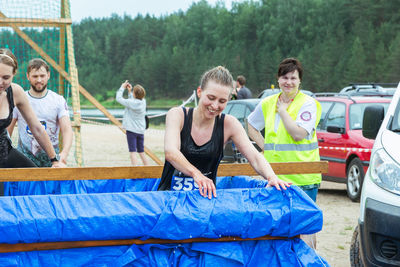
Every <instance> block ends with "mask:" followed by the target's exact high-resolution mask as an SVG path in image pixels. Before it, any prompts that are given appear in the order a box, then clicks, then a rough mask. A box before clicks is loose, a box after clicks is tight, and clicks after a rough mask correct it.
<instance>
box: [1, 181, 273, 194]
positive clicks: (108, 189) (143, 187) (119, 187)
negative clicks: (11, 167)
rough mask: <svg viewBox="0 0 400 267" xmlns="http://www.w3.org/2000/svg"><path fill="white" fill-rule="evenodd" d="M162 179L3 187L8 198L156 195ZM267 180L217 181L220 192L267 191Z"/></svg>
mask: <svg viewBox="0 0 400 267" xmlns="http://www.w3.org/2000/svg"><path fill="white" fill-rule="evenodd" d="M159 183H160V179H111V180H82V181H81V180H73V181H37V182H8V183H5V186H4V194H5V195H6V196H22V195H49V194H84V193H88V194H90V193H116V192H143V191H155V190H157V188H158V184H159ZM265 185H266V181H265V180H260V179H253V178H251V177H249V176H233V177H231V176H226V177H217V188H254V187H264V186H265Z"/></svg>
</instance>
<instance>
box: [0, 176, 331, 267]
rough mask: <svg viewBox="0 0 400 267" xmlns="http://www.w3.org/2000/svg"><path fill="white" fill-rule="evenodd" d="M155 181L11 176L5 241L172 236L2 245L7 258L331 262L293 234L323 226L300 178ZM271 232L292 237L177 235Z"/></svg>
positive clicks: (0, 208) (40, 262)
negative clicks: (202, 189)
mask: <svg viewBox="0 0 400 267" xmlns="http://www.w3.org/2000/svg"><path fill="white" fill-rule="evenodd" d="M24 183H25V184H24ZM35 183H37V184H35ZM158 183H159V179H126V180H107V181H65V182H30V183H26V182H23V183H9V184H8V185H7V187H6V188H7V190H8V191H6V192H8V193H9V194H10V195H18V194H19V195H20V196H6V197H0V243H6V244H15V243H36V242H62V241H85V240H116V239H142V240H146V239H150V238H156V239H170V240H171V243H170V244H167V245H166V244H146V245H131V246H108V247H89V248H78V249H59V250H45V251H29V252H13V253H0V266H74V267H76V266H206V265H207V266H221V265H225V266H329V265H328V263H327V262H326V261H325V260H324V259H322V258H321V257H320V256H319V255H317V254H316V253H315V251H314V250H313V249H311V248H309V247H308V246H307V245H306V244H305V243H304V242H303V241H302V240H300V239H298V238H293V237H295V236H297V235H299V234H312V233H316V232H319V231H320V230H321V229H322V212H321V210H320V209H319V208H318V207H317V206H316V205H315V204H314V202H313V201H312V200H311V199H309V198H308V196H307V195H305V194H304V193H303V192H302V191H301V190H300V189H299V188H297V187H296V186H292V187H291V188H289V189H288V190H285V191H278V190H276V189H275V188H265V181H263V180H257V179H252V178H250V177H246V176H240V177H220V178H218V183H217V188H218V190H217V194H218V196H217V198H213V199H212V200H209V199H206V198H203V197H201V196H200V194H199V192H198V191H187V192H175V191H162V192H158V191H154V190H155V189H156V188H157V185H158ZM20 184H24V185H23V186H20ZM23 190H26V191H23ZM29 190H30V191H29ZM17 191H18V192H17ZM28 193H29V194H32V193H33V194H36V195H28ZM89 193H90V194H89ZM51 194H53V195H51ZM265 235H270V236H279V237H287V238H284V239H280V240H262V241H234V242H212V243H210V242H207V243H202V242H198V243H179V242H174V241H173V240H182V239H190V238H199V237H203V238H219V237H224V236H235V237H241V238H255V237H261V236H265Z"/></svg>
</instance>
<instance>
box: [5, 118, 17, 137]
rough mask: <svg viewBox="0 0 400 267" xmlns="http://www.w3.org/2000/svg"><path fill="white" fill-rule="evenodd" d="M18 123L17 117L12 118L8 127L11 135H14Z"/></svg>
mask: <svg viewBox="0 0 400 267" xmlns="http://www.w3.org/2000/svg"><path fill="white" fill-rule="evenodd" d="M16 123H17V119H15V118H13V119H12V120H11V123H10V125H9V126H8V127H7V131H8V134H9V135H10V136H12V134H13V131H14V127H15V124H16Z"/></svg>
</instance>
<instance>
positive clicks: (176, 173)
mask: <svg viewBox="0 0 400 267" xmlns="http://www.w3.org/2000/svg"><path fill="white" fill-rule="evenodd" d="M232 89H233V79H232V75H231V74H230V73H229V71H228V70H227V69H226V68H224V67H221V66H219V67H215V68H213V69H211V70H209V71H207V72H206V73H204V74H203V77H202V79H201V83H200V87H199V88H198V89H197V95H198V97H199V104H198V106H197V107H196V108H194V109H187V108H181V107H176V108H172V109H171V110H169V111H168V113H167V116H166V128H165V137H164V150H165V165H164V170H163V173H162V177H161V182H160V185H159V188H158V189H159V190H176V191H180V190H184V191H186V190H197V189H198V190H199V191H200V194H201V195H202V196H204V197H207V196H208V198H210V199H211V197H212V195H213V196H214V197H216V196H217V194H216V188H215V179H216V175H217V169H218V165H219V163H220V161H221V159H222V156H223V146H224V144H225V143H226V142H227V141H228V140H229V139H231V140H232V141H233V142H234V143H235V145H236V146H237V148H238V149H239V151H240V152H241V153H242V154H243V155H244V156H245V157H246V158H247V159H248V161H249V163H250V164H251V165H252V167H253V168H254V169H255V170H256V172H257V173H258V174H260V175H261V176H262V177H264V178H265V179H267V180H268V186H275V187H276V188H277V189H278V190H280V188H281V187H282V188H283V189H286V187H287V186H289V183H287V182H283V181H281V180H279V179H278V178H277V176H276V175H275V173H274V172H273V170H272V168H271V166H270V165H269V164H268V162H267V161H266V160H265V158H264V157H263V156H262V155H261V154H260V153H258V151H257V150H256V149H255V148H254V146H253V145H252V144H251V142H250V140H249V138H248V137H247V135H246V132H245V130H244V129H243V127H242V125H241V124H240V122H239V121H238V120H237V119H236V118H234V117H233V116H230V115H226V116H225V115H224V114H222V111H223V110H224V109H225V107H226V104H227V102H228V100H229V99H230V93H231V91H232Z"/></svg>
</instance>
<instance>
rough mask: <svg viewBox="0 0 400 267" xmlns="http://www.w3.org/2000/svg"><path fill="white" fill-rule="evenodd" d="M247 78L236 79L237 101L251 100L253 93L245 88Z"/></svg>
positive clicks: (235, 91) (240, 76)
mask: <svg viewBox="0 0 400 267" xmlns="http://www.w3.org/2000/svg"><path fill="white" fill-rule="evenodd" d="M245 84H246V78H245V77H244V76H243V75H239V76H238V77H237V78H236V90H234V92H233V95H234V96H235V97H236V99H247V98H251V97H252V95H251V91H250V89H249V88H247V87H246V86H245Z"/></svg>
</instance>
